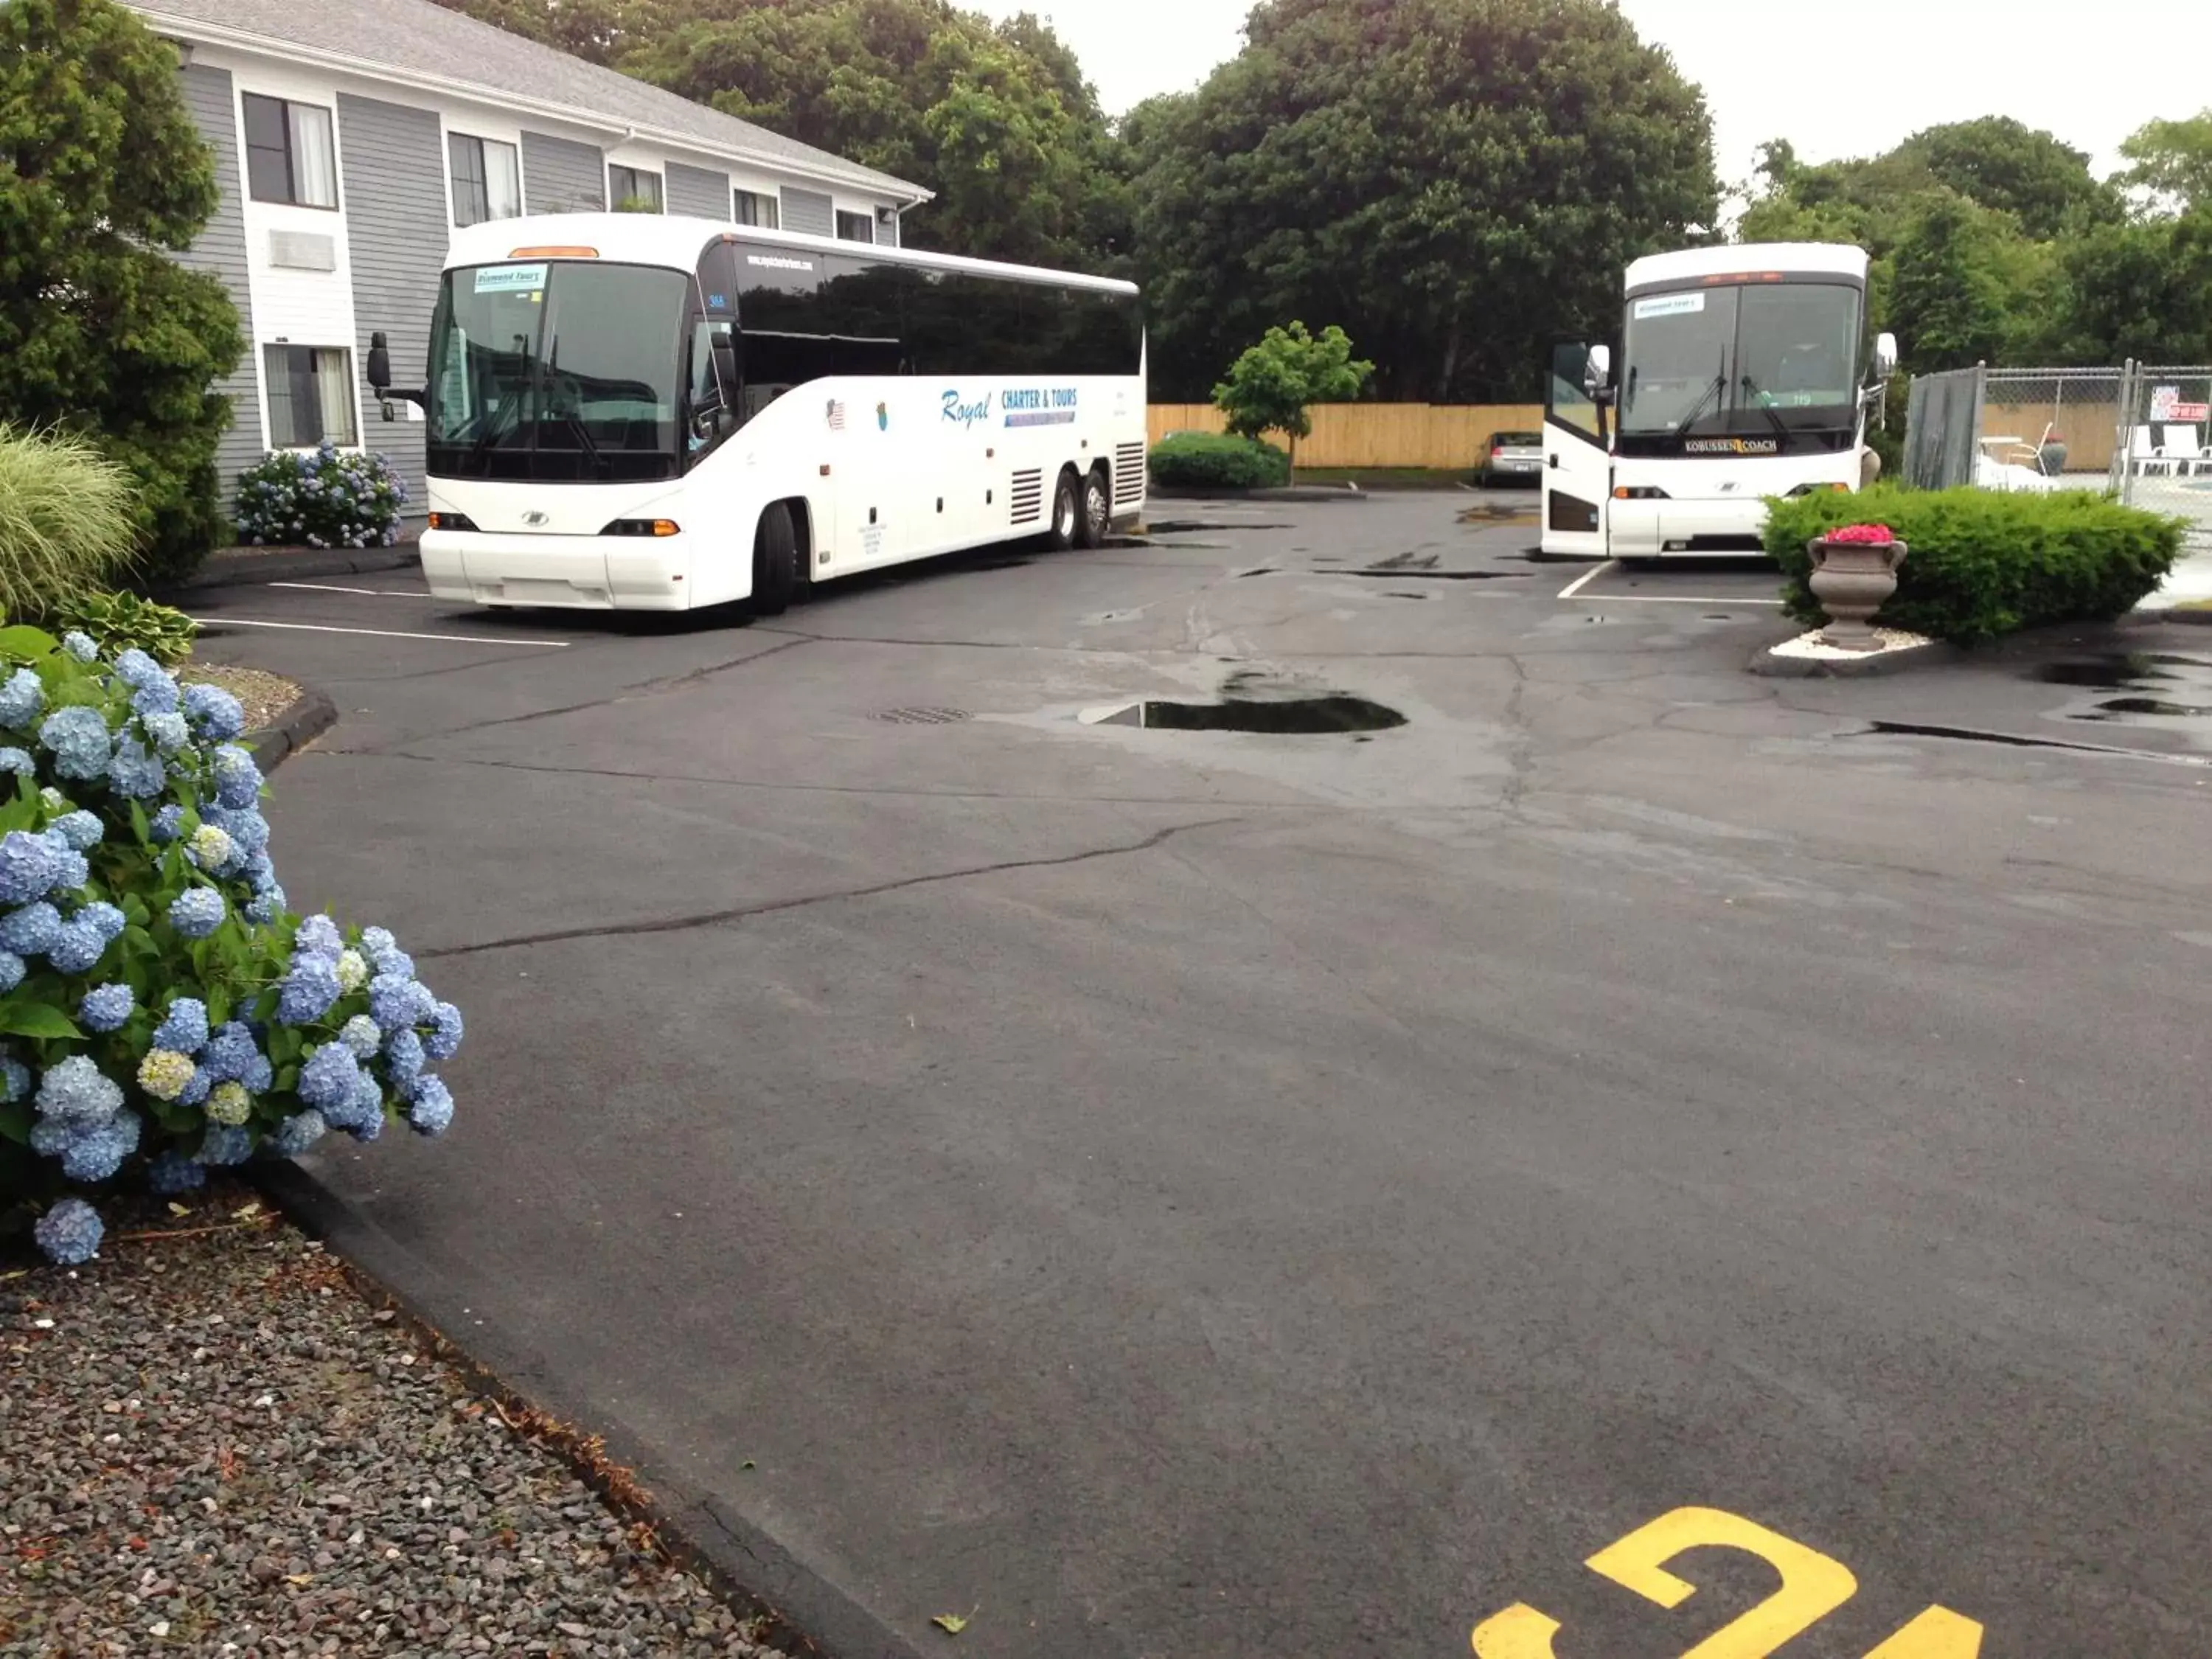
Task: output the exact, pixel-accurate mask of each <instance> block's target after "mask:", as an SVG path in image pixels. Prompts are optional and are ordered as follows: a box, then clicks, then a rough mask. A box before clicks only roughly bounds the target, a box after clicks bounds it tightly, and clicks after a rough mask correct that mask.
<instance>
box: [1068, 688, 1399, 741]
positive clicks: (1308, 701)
mask: <svg viewBox="0 0 2212 1659" xmlns="http://www.w3.org/2000/svg"><path fill="white" fill-rule="evenodd" d="M1082 719H1083V720H1084V722H1085V724H1086V725H1091V726H1139V727H1142V728H1144V729H1146V730H1148V731H1158V732H1259V733H1261V734H1262V735H1264V736H1268V737H1279V738H1306V737H1328V736H1334V735H1336V734H1339V733H1341V732H1387V731H1389V729H1390V728H1391V727H1393V726H1403V725H1404V724H1405V723H1406V717H1405V716H1404V715H1403V714H1400V713H1399V712H1398V711H1397V710H1396V709H1395V708H1389V707H1387V706H1386V705H1384V704H1383V703H1379V702H1370V701H1369V700H1368V699H1367V698H1365V697H1354V696H1346V695H1345V694H1343V693H1341V692H1334V693H1328V694H1326V695H1322V696H1305V697H1269V698H1259V697H1225V698H1223V699H1222V700H1221V701H1220V702H1172V701H1170V700H1168V699H1165V698H1158V697H1154V698H1147V699H1146V701H1144V702H1131V703H1121V704H1119V705H1115V706H1113V707H1109V708H1097V709H1091V710H1086V711H1085V714H1083V716H1082Z"/></svg>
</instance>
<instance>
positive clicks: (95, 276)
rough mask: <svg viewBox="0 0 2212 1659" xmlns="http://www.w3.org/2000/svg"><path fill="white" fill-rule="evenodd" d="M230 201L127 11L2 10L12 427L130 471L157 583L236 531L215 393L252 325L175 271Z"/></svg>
mask: <svg viewBox="0 0 2212 1659" xmlns="http://www.w3.org/2000/svg"><path fill="white" fill-rule="evenodd" d="M215 205H216V179H215V160H214V157H213V156H212V155H210V153H209V150H208V147H207V145H206V144H205V143H202V142H201V139H200V136H199V133H198V131H197V129H195V128H194V126H193V125H192V122H191V116H190V115H189V114H188V113H187V112H186V111H185V106H184V101H183V99H182V98H181V97H180V96H179V93H178V90H177V58H176V52H175V51H174V49H173V48H172V47H171V46H168V45H167V43H166V42H164V41H163V40H161V39H160V38H159V37H158V36H156V35H155V34H154V33H153V32H152V31H151V30H149V29H148V28H147V27H145V26H144V25H143V23H141V22H140V21H138V19H137V17H136V16H135V15H132V14H131V12H129V11H127V10H125V9H124V8H123V7H122V6H121V5H119V4H117V3H114V0H11V3H9V4H8V5H6V6H0V421H9V422H19V423H23V424H28V425H32V426H49V425H52V426H59V427H63V428H68V429H70V430H74V431H77V432H82V433H83V434H84V435H87V436H88V437H90V438H91V439H93V440H94V441H95V442H96V443H98V444H99V445H100V447H102V448H103V449H104V450H105V451H106V453H108V454H110V455H112V456H113V457H114V458H115V459H117V460H118V461H120V462H121V463H123V464H124V465H125V466H126V467H127V468H129V469H130V471H131V472H132V473H133V475H134V476H135V477H136V479H137V483H138V485H139V492H140V494H139V527H140V532H141V536H142V538H143V544H144V549H145V551H146V553H147V555H148V562H149V574H155V575H163V574H178V573H179V571H181V570H183V569H187V568H190V567H191V565H192V564H195V563H197V561H198V559H199V558H200V557H201V556H202V555H204V553H205V552H206V551H207V550H208V549H209V548H210V546H212V545H213V544H214V543H215V541H216V538H217V537H218V536H219V534H220V533H221V531H222V513H221V509H220V507H219V505H218V501H219V484H218V480H217V478H216V466H215V453H216V439H217V438H218V437H219V435H221V434H222V429H223V428H224V427H225V426H226V425H228V422H229V420H230V404H229V401H228V399H227V398H223V397H222V396H220V395H219V394H217V393H216V392H214V391H213V390H212V387H213V385H214V382H215V381H216V380H218V379H220V378H221V377H222V375H224V374H228V373H229V372H230V370H231V369H232V368H234V367H235V366H236V364H237V362H238V358H239V354H240V349H241V347H240V338H239V327H238V313H237V310H236V308H235V307H234V306H233V305H232V304H231V301H230V296H229V295H228V294H227V293H226V292H225V291H224V289H223V287H222V283H221V282H219V281H218V280H217V279H216V278H215V277H214V276H209V275H206V274H204V273H202V272H198V271H192V270H185V269H184V268H183V267H182V266H180V265H179V264H176V263H174V261H173V260H172V259H171V258H168V257H167V255H168V254H169V253H171V252H179V251H181V250H183V249H185V248H186V247H189V246H191V241H192V239H193V238H194V237H195V236H197V234H198V233H199V231H200V228H201V227H202V226H203V225H204V224H205V223H206V222H207V219H208V216H209V215H210V213H211V212H213V211H214V209H215Z"/></svg>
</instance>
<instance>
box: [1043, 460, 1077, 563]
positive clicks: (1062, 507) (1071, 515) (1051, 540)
mask: <svg viewBox="0 0 2212 1659" xmlns="http://www.w3.org/2000/svg"><path fill="white" fill-rule="evenodd" d="M1082 534H1083V489H1082V486H1081V485H1080V484H1079V483H1076V481H1075V469H1074V468H1073V467H1068V468H1066V469H1064V470H1063V471H1061V473H1060V482H1059V483H1056V484H1054V486H1053V487H1052V528H1051V529H1049V530H1048V531H1047V532H1045V541H1046V543H1047V544H1048V545H1049V546H1050V547H1051V549H1052V550H1053V551H1054V552H1055V553H1065V552H1066V551H1067V550H1068V549H1070V548H1071V547H1073V546H1075V545H1076V544H1077V543H1078V541H1079V538H1081V536H1082Z"/></svg>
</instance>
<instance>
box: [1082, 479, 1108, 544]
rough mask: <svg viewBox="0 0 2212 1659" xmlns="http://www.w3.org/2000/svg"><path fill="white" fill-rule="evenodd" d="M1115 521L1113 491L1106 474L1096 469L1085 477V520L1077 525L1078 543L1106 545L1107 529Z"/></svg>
mask: <svg viewBox="0 0 2212 1659" xmlns="http://www.w3.org/2000/svg"><path fill="white" fill-rule="evenodd" d="M1113 522H1114V494H1113V491H1111V490H1110V489H1108V488H1107V487H1106V475H1105V474H1104V473H1103V472H1100V471H1097V470H1095V469H1094V470H1093V471H1090V472H1087V473H1085V474H1084V477H1083V522H1082V523H1081V524H1079V525H1078V526H1076V531H1075V539H1076V543H1077V544H1078V545H1079V546H1081V547H1084V548H1094V547H1103V546H1104V545H1105V544H1106V532H1107V529H1108V527H1109V526H1110V525H1112V523H1113Z"/></svg>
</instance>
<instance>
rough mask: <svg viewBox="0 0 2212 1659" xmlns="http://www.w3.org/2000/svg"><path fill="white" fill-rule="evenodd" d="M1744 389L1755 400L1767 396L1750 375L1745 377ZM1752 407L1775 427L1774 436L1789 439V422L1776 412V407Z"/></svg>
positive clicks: (1753, 405) (1756, 405)
mask: <svg viewBox="0 0 2212 1659" xmlns="http://www.w3.org/2000/svg"><path fill="white" fill-rule="evenodd" d="M1743 389H1744V390H1745V391H1746V392H1749V393H1751V395H1752V397H1753V398H1754V399H1760V398H1765V396H1766V394H1765V392H1761V391H1760V390H1759V382H1758V381H1756V380H1753V379H1752V378H1751V376H1750V375H1748V374H1747V375H1745V376H1744V377H1743ZM1752 407H1753V408H1754V409H1756V410H1758V411H1759V413H1760V414H1762V415H1764V416H1766V419H1767V423H1768V424H1769V425H1771V427H1773V428H1774V435H1775V436H1776V437H1778V438H1787V437H1788V436H1789V435H1790V423H1789V422H1787V421H1785V420H1784V419H1783V418H1782V417H1781V416H1779V415H1778V414H1776V413H1775V412H1774V405H1773V404H1770V403H1765V402H1754V403H1753V404H1752Z"/></svg>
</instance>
